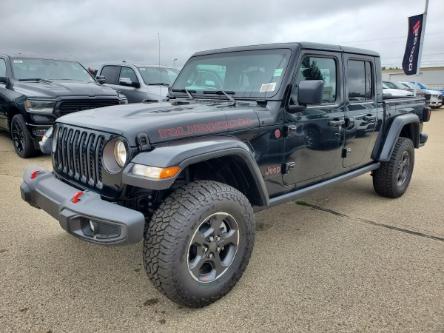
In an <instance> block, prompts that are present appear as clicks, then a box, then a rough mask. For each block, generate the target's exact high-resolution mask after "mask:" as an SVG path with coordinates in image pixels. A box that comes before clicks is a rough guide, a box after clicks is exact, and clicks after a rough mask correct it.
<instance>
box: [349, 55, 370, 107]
mask: <svg viewBox="0 0 444 333" xmlns="http://www.w3.org/2000/svg"><path fill="white" fill-rule="evenodd" d="M373 82H374V78H373V71H372V65H371V63H370V62H369V61H364V60H349V61H348V64H347V88H348V99H349V101H366V100H371V99H372V98H373Z"/></svg>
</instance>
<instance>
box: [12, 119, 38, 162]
mask: <svg viewBox="0 0 444 333" xmlns="http://www.w3.org/2000/svg"><path fill="white" fill-rule="evenodd" d="M10 130H11V138H12V140H13V144H14V149H15V152H16V153H17V155H18V156H20V157H21V158H27V157H32V156H35V155H37V150H36V149H35V145H34V139H33V137H32V136H31V133H29V130H28V128H27V127H26V122H25V119H23V116H22V115H21V114H16V115H15V116H14V117H12V119H11V125H10ZM14 131H20V136H21V140H20V141H21V142H20V144H18V143H17V142H16V141H17V140H15V139H14V135H15V134H14Z"/></svg>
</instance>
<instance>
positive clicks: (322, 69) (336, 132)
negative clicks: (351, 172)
mask: <svg viewBox="0 0 444 333" xmlns="http://www.w3.org/2000/svg"><path fill="white" fill-rule="evenodd" d="M302 80H323V81H324V91H323V97H322V103H321V104H320V105H310V106H307V107H306V108H305V109H304V110H303V111H301V112H297V113H294V114H290V113H286V118H287V119H286V122H287V124H286V126H287V128H288V131H287V132H288V134H287V137H286V140H285V154H286V156H285V160H286V161H285V162H286V168H287V169H288V171H287V173H285V174H284V177H283V179H284V183H285V184H286V185H296V187H303V186H306V185H309V184H311V183H314V182H317V181H319V180H321V179H325V178H330V177H332V176H334V175H336V174H338V173H341V172H342V170H343V168H342V157H341V152H342V149H343V144H344V127H343V125H344V123H345V119H344V117H345V115H344V105H343V103H342V101H343V99H342V96H343V89H342V59H341V54H340V53H334V52H322V51H316V52H314V51H313V52H311V51H308V50H307V51H305V52H304V53H303V54H302V55H301V60H300V63H299V64H298V65H297V69H296V75H295V78H294V82H293V89H292V91H294V92H297V85H298V84H299V82H300V81H302ZM291 100H293V101H297V96H293V95H292V97H291Z"/></svg>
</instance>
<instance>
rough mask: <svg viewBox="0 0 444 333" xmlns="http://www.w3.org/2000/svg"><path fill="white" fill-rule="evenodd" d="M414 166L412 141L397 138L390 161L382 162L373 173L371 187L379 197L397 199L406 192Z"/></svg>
mask: <svg viewBox="0 0 444 333" xmlns="http://www.w3.org/2000/svg"><path fill="white" fill-rule="evenodd" d="M414 164H415V149H414V146H413V142H412V140H410V139H408V138H403V137H401V138H398V141H397V142H396V144H395V148H394V149H393V153H392V156H391V158H390V161H388V162H382V163H381V167H380V168H379V169H378V170H375V171H374V172H373V187H374V189H375V191H376V193H378V194H379V195H381V196H384V197H388V198H398V197H400V196H401V195H403V194H404V193H405V191H406V190H407V188H408V186H409V184H410V180H411V178H412V173H413V166H414Z"/></svg>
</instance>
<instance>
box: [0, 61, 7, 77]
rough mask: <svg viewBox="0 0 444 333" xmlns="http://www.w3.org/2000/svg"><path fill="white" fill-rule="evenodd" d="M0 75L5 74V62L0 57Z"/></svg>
mask: <svg viewBox="0 0 444 333" xmlns="http://www.w3.org/2000/svg"><path fill="white" fill-rule="evenodd" d="M0 76H6V63H5V60H4V59H0Z"/></svg>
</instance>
